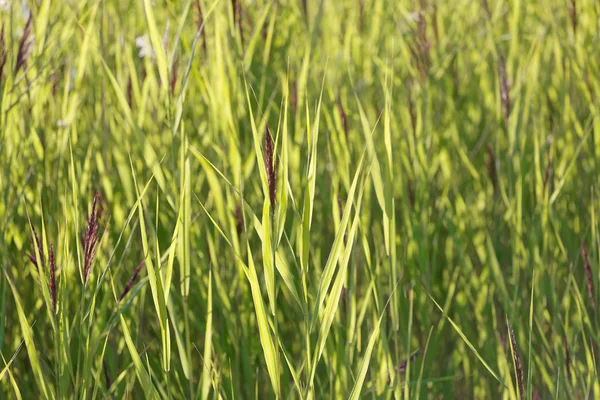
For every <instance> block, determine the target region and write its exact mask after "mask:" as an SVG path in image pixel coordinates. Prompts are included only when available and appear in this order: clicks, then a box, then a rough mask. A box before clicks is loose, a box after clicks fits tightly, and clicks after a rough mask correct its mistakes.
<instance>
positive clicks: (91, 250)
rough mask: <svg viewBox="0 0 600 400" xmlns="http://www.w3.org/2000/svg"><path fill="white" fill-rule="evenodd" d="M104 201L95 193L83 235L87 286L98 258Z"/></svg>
mask: <svg viewBox="0 0 600 400" xmlns="http://www.w3.org/2000/svg"><path fill="white" fill-rule="evenodd" d="M102 212H103V208H102V200H101V199H100V194H99V193H98V192H94V200H93V202H92V212H91V213H90V217H89V218H88V223H87V228H86V230H85V235H83V238H82V240H83V283H84V285H87V282H88V279H89V278H90V274H91V273H92V265H93V262H94V257H95V256H96V249H97V248H98V242H99V241H100V236H99V235H98V228H99V227H100V218H101V217H102Z"/></svg>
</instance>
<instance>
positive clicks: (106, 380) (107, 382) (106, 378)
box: [102, 360, 112, 390]
mask: <svg viewBox="0 0 600 400" xmlns="http://www.w3.org/2000/svg"><path fill="white" fill-rule="evenodd" d="M102 370H103V371H104V384H105V385H106V390H108V389H110V386H111V385H112V381H111V379H110V375H109V373H108V366H107V365H106V361H105V360H102Z"/></svg>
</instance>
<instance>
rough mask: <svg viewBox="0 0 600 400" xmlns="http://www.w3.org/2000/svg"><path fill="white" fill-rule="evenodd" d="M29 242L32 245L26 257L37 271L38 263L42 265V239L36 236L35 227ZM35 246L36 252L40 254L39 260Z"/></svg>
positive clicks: (38, 268)
mask: <svg viewBox="0 0 600 400" xmlns="http://www.w3.org/2000/svg"><path fill="white" fill-rule="evenodd" d="M31 243H32V245H33V251H32V252H31V253H29V254H28V255H27V257H28V258H29V261H31V263H32V264H33V265H35V268H36V269H37V271H38V272H40V265H44V247H43V246H42V241H41V240H40V237H39V236H38V234H37V232H36V230H35V228H34V229H33V237H32V238H31ZM36 248H37V252H38V253H39V255H40V262H38V260H37V257H36Z"/></svg>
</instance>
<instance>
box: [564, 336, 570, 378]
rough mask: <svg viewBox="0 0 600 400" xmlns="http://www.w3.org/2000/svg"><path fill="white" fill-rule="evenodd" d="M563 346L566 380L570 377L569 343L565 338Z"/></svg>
mask: <svg viewBox="0 0 600 400" xmlns="http://www.w3.org/2000/svg"><path fill="white" fill-rule="evenodd" d="M564 346H565V368H566V370H567V381H568V380H570V379H571V354H570V353H569V344H568V343H567V339H566V338H565V341H564Z"/></svg>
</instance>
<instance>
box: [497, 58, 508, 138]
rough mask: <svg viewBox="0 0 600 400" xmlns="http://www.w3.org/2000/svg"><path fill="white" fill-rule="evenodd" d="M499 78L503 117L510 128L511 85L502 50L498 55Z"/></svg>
mask: <svg viewBox="0 0 600 400" xmlns="http://www.w3.org/2000/svg"><path fill="white" fill-rule="evenodd" d="M498 57H499V61H498V77H499V80H500V103H501V105H502V115H503V116H504V122H505V124H506V126H507V127H508V116H509V115H510V83H509V82H508V76H507V73H506V59H505V58H504V53H503V52H502V50H500V51H499V53H498Z"/></svg>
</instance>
